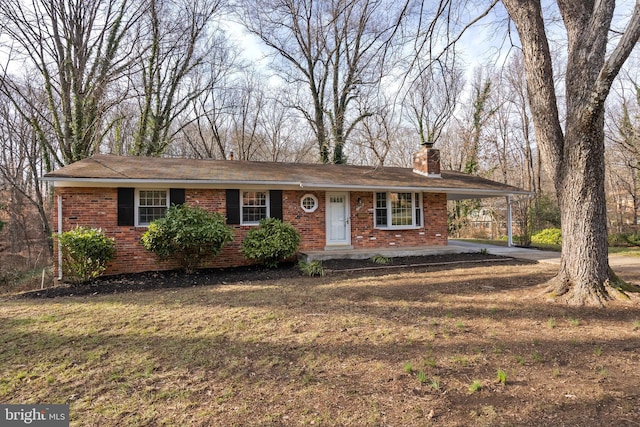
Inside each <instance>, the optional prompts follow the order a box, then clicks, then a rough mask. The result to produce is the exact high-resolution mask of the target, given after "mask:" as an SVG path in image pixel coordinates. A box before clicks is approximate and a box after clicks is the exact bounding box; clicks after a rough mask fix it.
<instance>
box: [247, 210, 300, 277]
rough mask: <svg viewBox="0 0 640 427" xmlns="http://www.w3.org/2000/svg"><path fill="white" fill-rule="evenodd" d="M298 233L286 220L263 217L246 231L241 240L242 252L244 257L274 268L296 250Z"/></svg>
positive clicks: (298, 239) (298, 240)
mask: <svg viewBox="0 0 640 427" xmlns="http://www.w3.org/2000/svg"><path fill="white" fill-rule="evenodd" d="M299 244H300V233H298V231H297V230H296V229H295V228H293V226H292V225H291V224H289V223H287V222H282V221H280V220H279V219H276V218H265V219H263V220H262V221H260V224H259V225H258V226H257V227H256V228H253V229H251V230H249V232H248V233H247V237H245V239H244V240H243V241H242V254H243V255H244V257H245V258H248V259H251V260H254V261H257V262H260V263H263V264H265V265H266V266H267V267H269V268H275V267H277V266H278V263H279V262H280V261H282V260H284V259H287V258H289V257H291V256H293V255H295V253H296V252H297V250H298V245H299Z"/></svg>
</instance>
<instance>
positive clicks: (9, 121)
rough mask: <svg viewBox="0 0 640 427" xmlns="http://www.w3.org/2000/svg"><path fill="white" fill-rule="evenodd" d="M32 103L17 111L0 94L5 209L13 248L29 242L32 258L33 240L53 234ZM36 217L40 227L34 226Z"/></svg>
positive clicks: (0, 178) (0, 176)
mask: <svg viewBox="0 0 640 427" xmlns="http://www.w3.org/2000/svg"><path fill="white" fill-rule="evenodd" d="M24 91H26V90H24ZM32 106H33V104H31V103H24V105H23V106H22V108H21V110H20V111H18V110H17V109H16V108H15V107H14V104H13V103H12V102H8V101H7V99H6V98H5V97H3V96H0V182H1V183H3V185H2V187H4V189H6V191H7V192H6V193H5V194H8V196H9V197H8V198H7V199H6V200H5V202H6V203H3V209H4V210H6V211H7V212H8V214H9V217H10V222H9V227H8V228H9V229H10V230H9V232H10V237H11V240H12V246H13V249H14V250H16V251H19V250H21V249H22V246H23V245H26V249H27V251H28V255H29V259H31V258H32V255H33V254H32V251H33V247H32V246H33V245H32V241H33V240H34V239H36V240H40V241H46V239H48V238H50V237H51V226H50V223H49V218H48V215H47V209H46V202H45V201H46V189H45V188H43V187H42V186H41V183H40V182H39V181H38V178H39V177H40V176H41V175H42V172H43V169H44V164H43V162H42V159H41V156H40V151H41V147H40V145H39V142H38V138H37V137H36V135H35V133H34V130H33V127H32V126H31V124H30V122H29V121H28V120H26V119H25V118H24V115H25V114H27V112H30V113H31V116H32V117H35V116H36V114H37V113H36V112H35V111H32V110H31V107H32ZM41 107H42V108H44V106H41ZM32 213H33V214H32ZM34 219H35V221H37V223H39V224H38V225H39V226H34ZM51 243H52V242H51V241H49V242H48V245H44V246H43V247H47V248H48V254H49V255H52V253H53V246H52V244H51ZM45 253H46V250H45Z"/></svg>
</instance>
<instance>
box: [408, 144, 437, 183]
mask: <svg viewBox="0 0 640 427" xmlns="http://www.w3.org/2000/svg"><path fill="white" fill-rule="evenodd" d="M413 171H414V172H415V173H419V174H420V175H424V176H426V177H429V178H441V177H442V176H441V175H440V150H436V149H434V148H427V147H422V148H421V149H420V151H418V152H417V153H414V154H413Z"/></svg>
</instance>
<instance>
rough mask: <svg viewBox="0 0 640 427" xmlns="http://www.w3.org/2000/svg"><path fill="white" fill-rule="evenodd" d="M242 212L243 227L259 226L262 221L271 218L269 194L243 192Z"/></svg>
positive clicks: (266, 192) (264, 192) (241, 198)
mask: <svg viewBox="0 0 640 427" xmlns="http://www.w3.org/2000/svg"><path fill="white" fill-rule="evenodd" d="M240 210H241V212H242V215H241V216H242V224H243V225H257V224H258V223H259V222H260V220H262V219H264V218H268V217H269V192H268V191H244V190H243V191H242V197H240Z"/></svg>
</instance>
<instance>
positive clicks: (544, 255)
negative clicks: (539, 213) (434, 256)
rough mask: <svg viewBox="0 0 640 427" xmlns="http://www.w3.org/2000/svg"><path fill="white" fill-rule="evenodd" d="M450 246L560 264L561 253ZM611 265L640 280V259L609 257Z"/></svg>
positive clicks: (465, 244)
mask: <svg viewBox="0 0 640 427" xmlns="http://www.w3.org/2000/svg"><path fill="white" fill-rule="evenodd" d="M449 246H457V247H459V248H461V251H467V252H469V251H474V252H475V251H480V250H482V249H486V250H487V252H489V253H490V254H494V255H502V256H510V257H513V258H523V259H529V260H534V261H539V262H545V263H549V264H560V252H553V251H543V250H539V249H527V248H519V247H511V248H508V247H506V246H497V245H488V244H484V243H473V242H466V241H462V240H455V239H449ZM609 265H610V266H611V268H613V271H615V272H616V273H619V274H624V275H627V276H629V275H636V276H637V277H638V278H639V279H640V257H634V256H624V255H615V254H614V255H609Z"/></svg>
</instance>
